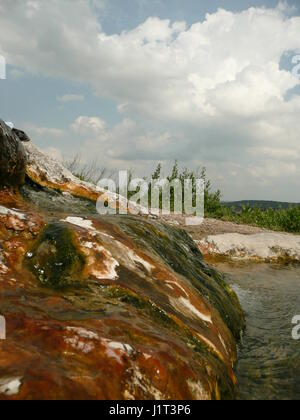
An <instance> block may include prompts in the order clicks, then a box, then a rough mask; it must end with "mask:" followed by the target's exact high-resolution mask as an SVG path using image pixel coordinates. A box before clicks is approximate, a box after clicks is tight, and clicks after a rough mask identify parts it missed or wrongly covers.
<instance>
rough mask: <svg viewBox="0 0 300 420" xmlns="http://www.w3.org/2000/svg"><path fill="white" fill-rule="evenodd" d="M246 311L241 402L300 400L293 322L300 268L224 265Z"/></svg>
mask: <svg viewBox="0 0 300 420" xmlns="http://www.w3.org/2000/svg"><path fill="white" fill-rule="evenodd" d="M217 268H218V269H219V270H220V271H222V272H224V273H226V275H227V278H228V281H229V283H230V284H231V286H232V287H233V289H234V290H235V291H236V293H237V294H238V296H239V299H240V302H241V304H242V307H243V309H244V311H245V313H246V319H247V330H246V332H245V334H244V337H243V340H242V342H241V344H240V346H239V359H238V364H237V368H236V373H237V378H238V383H239V385H238V398H239V399H246V400H254V399H258V400H262V399H266V400H274V399H284V400H296V399H299V398H300V341H295V340H293V338H292V329H293V325H292V318H293V317H294V316H295V315H300V266H299V265H298V266H296V265H287V266H282V265H268V264H245V263H220V264H217Z"/></svg>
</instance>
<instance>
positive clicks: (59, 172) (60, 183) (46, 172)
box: [24, 143, 148, 214]
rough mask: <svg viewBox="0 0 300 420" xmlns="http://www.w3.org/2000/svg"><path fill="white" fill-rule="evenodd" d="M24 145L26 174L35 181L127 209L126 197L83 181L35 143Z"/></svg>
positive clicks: (142, 210) (137, 211)
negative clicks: (26, 158) (26, 159)
mask: <svg viewBox="0 0 300 420" xmlns="http://www.w3.org/2000/svg"><path fill="white" fill-rule="evenodd" d="M24 145H25V147H26V150H27V156H28V162H27V168H26V174H27V176H28V177H29V178H30V179H31V180H32V181H33V182H34V183H36V184H38V185H40V186H42V187H47V188H52V189H54V190H56V191H60V192H65V193H70V194H72V195H73V196H75V197H80V198H85V199H88V200H92V201H95V202H96V201H97V200H99V199H100V200H102V201H103V202H106V201H108V202H109V203H117V208H123V209H127V201H126V200H125V198H124V197H121V196H119V195H118V194H113V193H111V192H110V191H106V190H104V189H102V188H99V187H98V186H96V185H94V184H91V183H88V182H84V181H81V180H80V179H78V178H76V177H75V176H74V175H73V174H72V173H71V172H70V171H69V170H68V169H66V168H65V167H64V166H63V165H62V164H61V163H59V162H57V161H55V160H54V159H52V158H51V157H50V156H47V155H45V154H44V153H42V152H41V151H40V150H39V149H38V148H37V147H36V146H35V145H34V144H33V143H24ZM132 207H133V209H134V211H135V214H147V213H148V211H147V209H145V208H143V207H142V206H140V205H138V204H134V205H132Z"/></svg>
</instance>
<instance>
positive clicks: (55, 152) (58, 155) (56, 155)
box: [42, 147, 64, 162]
mask: <svg viewBox="0 0 300 420" xmlns="http://www.w3.org/2000/svg"><path fill="white" fill-rule="evenodd" d="M42 151H43V152H44V153H45V154H46V155H47V156H50V157H51V158H52V159H55V160H57V161H58V162H63V160H64V158H63V155H62V152H61V150H59V149H56V148H55V147H47V148H46V149H42Z"/></svg>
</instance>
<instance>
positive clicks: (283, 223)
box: [65, 155, 300, 233]
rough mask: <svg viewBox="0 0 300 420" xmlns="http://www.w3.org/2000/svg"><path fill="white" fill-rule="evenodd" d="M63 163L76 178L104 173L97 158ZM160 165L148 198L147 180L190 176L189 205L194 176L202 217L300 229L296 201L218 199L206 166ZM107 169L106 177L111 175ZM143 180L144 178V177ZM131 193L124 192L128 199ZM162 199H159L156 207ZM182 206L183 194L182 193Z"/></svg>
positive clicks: (94, 179)
mask: <svg viewBox="0 0 300 420" xmlns="http://www.w3.org/2000/svg"><path fill="white" fill-rule="evenodd" d="M65 165H66V166H67V167H68V169H69V170H70V171H71V172H73V173H74V175H76V176H77V177H78V178H80V179H81V180H84V181H87V182H93V183H95V184H97V183H98V182H99V180H100V179H102V178H104V177H105V175H106V174H107V172H106V170H105V169H102V168H101V167H100V166H99V165H98V162H97V161H93V162H90V163H88V164H82V162H81V158H80V156H78V155H77V156H75V158H74V159H73V160H72V161H70V162H66V163H65ZM162 171H163V168H162V165H161V164H158V166H157V168H156V170H155V171H154V173H153V174H152V176H151V179H150V180H148V181H147V182H148V183H149V188H148V190H149V197H148V198H149V202H150V198H151V188H152V186H151V180H159V179H162V178H166V179H168V180H169V181H170V182H172V181H173V180H174V179H179V180H180V181H181V183H182V185H184V182H185V180H191V181H192V183H193V205H195V204H196V203H195V201H196V186H195V185H196V184H195V181H196V179H202V180H203V181H204V200H205V201H204V209H205V217H213V218H216V219H221V220H224V221H230V222H234V223H239V224H248V225H253V226H258V227H261V228H266V229H270V230H277V231H284V232H292V233H300V205H296V204H290V205H288V203H274V202H270V203H268V202H265V201H256V202H246V201H245V202H238V203H222V201H221V198H222V195H221V191H219V190H214V189H213V187H212V184H211V182H210V180H209V179H208V178H207V174H206V169H205V168H199V169H198V170H195V171H191V170H189V169H187V168H183V169H182V168H180V167H179V165H178V162H177V161H176V162H175V163H174V165H173V167H172V169H171V171H170V173H169V175H167V176H163V174H162ZM113 176H114V174H113V173H111V174H110V175H109V176H106V177H108V178H111V177H113ZM133 178H134V173H133V172H132V171H130V173H129V176H128V184H129V183H130V182H131V180H132V179H133ZM145 180H147V179H146V178H145ZM133 194H135V193H130V192H129V193H128V198H129V199H130V198H131V197H132V196H133ZM161 206H162V200H160V207H161ZM183 209H184V197H183ZM173 210H174V190H173V189H172V188H171V211H173Z"/></svg>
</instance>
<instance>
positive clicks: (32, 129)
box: [23, 124, 64, 139]
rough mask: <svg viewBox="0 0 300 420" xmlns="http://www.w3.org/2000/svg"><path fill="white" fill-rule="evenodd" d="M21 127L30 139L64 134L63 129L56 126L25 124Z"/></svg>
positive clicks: (56, 136) (58, 136) (57, 136)
mask: <svg viewBox="0 0 300 420" xmlns="http://www.w3.org/2000/svg"><path fill="white" fill-rule="evenodd" d="M23 128H24V130H25V131H26V132H27V133H28V134H29V137H30V138H32V139H34V138H41V139H42V138H43V137H54V138H60V137H62V136H63V135H64V131H63V130H60V129H58V128H49V127H40V126H38V125H35V124H25V125H24V127H23Z"/></svg>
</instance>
